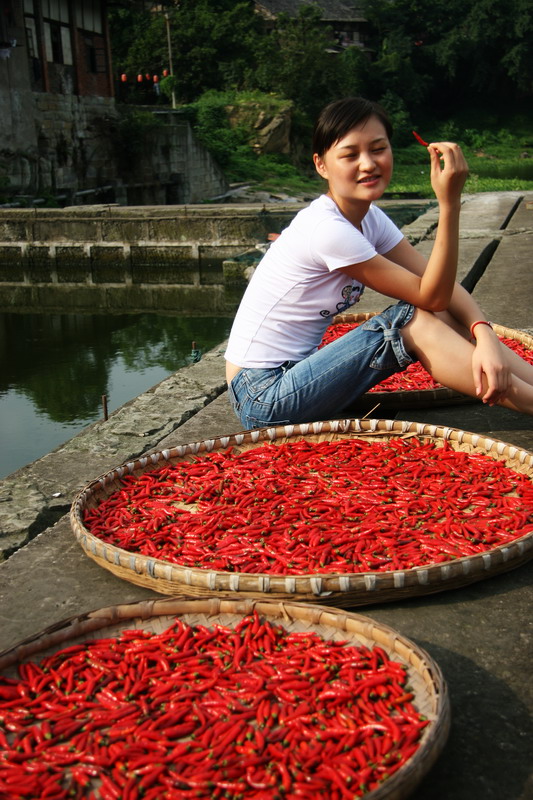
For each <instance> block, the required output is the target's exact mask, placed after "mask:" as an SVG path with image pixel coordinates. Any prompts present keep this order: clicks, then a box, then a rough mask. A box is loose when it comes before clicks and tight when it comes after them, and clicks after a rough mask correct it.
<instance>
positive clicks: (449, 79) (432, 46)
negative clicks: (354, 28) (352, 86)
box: [365, 0, 533, 116]
mask: <svg viewBox="0 0 533 800" xmlns="http://www.w3.org/2000/svg"><path fill="white" fill-rule="evenodd" d="M365 14H366V16H367V18H368V19H369V21H370V23H371V25H372V29H373V42H372V45H373V49H374V51H375V53H376V57H375V59H374V62H373V64H372V71H371V76H372V77H371V86H372V89H373V90H374V91H375V92H377V93H378V94H384V93H385V91H387V90H389V91H392V92H394V93H396V94H397V95H398V96H400V97H403V99H404V100H405V101H406V102H407V104H408V106H409V109H410V110H411V111H418V112H419V111H421V110H424V109H426V110H429V111H430V113H431V114H437V115H440V114H442V115H443V116H446V115H448V114H449V113H450V112H453V111H456V110H460V109H462V108H467V107H469V106H470V107H471V106H472V104H474V105H476V106H478V107H479V105H480V104H482V105H487V104H488V103H490V106H491V107H494V106H495V105H498V104H502V105H503V104H508V103H509V102H513V101H518V100H520V99H523V98H525V97H527V96H528V95H529V96H530V95H531V91H532V88H533V17H532V14H531V2H530V0H466V2H462V1H461V2H460V0H446V2H444V0H435V2H433V3H430V4H428V3H422V2H421V0H372V1H371V2H370V0H367V3H366V6H365Z"/></svg>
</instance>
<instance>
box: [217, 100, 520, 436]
mask: <svg viewBox="0 0 533 800" xmlns="http://www.w3.org/2000/svg"><path fill="white" fill-rule="evenodd" d="M391 136H392V128H391V124H390V122H389V120H388V118H387V115H386V113H385V112H384V110H383V109H382V108H381V107H380V106H378V105H377V104H375V103H372V102H370V101H368V100H365V99H363V98H345V99H342V100H339V101H336V102H333V103H330V104H329V105H328V106H326V108H325V109H324V110H323V111H322V113H321V114H320V116H319V119H318V121H317V123H316V126H315V131H314V138H313V151H314V163H315V167H316V170H317V172H318V173H319V175H320V176H321V177H322V178H324V179H325V180H326V181H327V184H328V191H327V193H326V194H324V195H322V196H320V197H319V198H318V199H317V200H314V201H313V202H312V203H311V204H310V205H309V206H308V207H307V208H305V209H303V210H302V211H300V212H299V213H298V214H297V215H296V216H295V218H294V219H293V221H292V222H291V224H290V225H289V226H288V227H287V228H286V229H285V230H284V231H283V232H282V234H281V235H280V236H279V237H278V238H277V239H276V240H275V241H274V242H273V244H272V245H271V246H270V248H269V249H268V251H267V253H266V255H265V256H264V258H263V259H262V260H261V262H260V264H259V265H258V266H257V269H256V270H255V273H254V275H253V277H252V279H251V281H250V284H249V286H248V287H247V290H246V292H245V294H244V296H243V299H242V301H241V304H240V306H239V309H238V311H237V314H236V316H235V321H234V324H233V327H232V330H231V334H230V338H229V342H228V347H227V351H226V361H227V364H226V377H227V381H228V387H229V397H230V402H231V403H232V406H233V409H234V411H235V413H236V415H237V417H238V418H239V419H240V421H241V423H242V425H243V426H244V427H245V428H247V429H250V428H257V427H264V426H270V425H276V424H280V425H282V424H288V423H299V422H311V421H314V420H320V419H329V418H335V417H339V416H341V415H342V413H343V411H344V410H345V409H347V408H349V407H350V405H351V404H352V403H353V402H354V401H355V400H356V399H357V398H358V397H359V396H360V395H362V394H363V393H364V392H366V391H368V390H369V389H370V388H371V387H372V386H374V385H375V384H377V383H379V382H381V381H382V380H383V379H384V378H386V377H388V376H389V375H392V374H393V373H395V372H399V371H401V370H403V369H405V368H406V367H407V366H408V364H410V363H411V362H413V361H417V360H420V361H421V362H422V364H423V366H424V367H425V368H426V369H427V371H428V372H429V373H430V374H431V375H432V376H433V378H435V380H437V381H438V382H440V383H441V384H443V385H445V386H448V387H450V388H452V389H455V390H456V391H459V392H462V393H464V394H468V395H472V396H475V397H476V396H477V397H479V398H481V399H482V400H483V402H484V403H488V404H489V405H494V404H500V405H503V406H506V407H508V408H511V409H514V410H517V411H521V412H524V413H528V414H533V367H531V366H530V365H529V364H527V362H525V361H524V360H523V359H521V358H520V357H519V356H517V355H516V354H515V353H513V352H512V350H510V349H509V348H506V347H505V346H503V345H502V344H501V343H500V341H499V339H498V338H497V336H496V335H495V333H494V331H493V330H492V329H491V327H490V325H489V324H488V322H487V321H486V320H485V318H484V316H483V313H482V311H481V310H480V308H479V306H478V305H477V303H476V302H475V301H474V299H473V298H472V297H471V296H470V295H469V294H468V292H467V291H466V290H465V289H463V288H462V287H461V286H460V285H459V284H458V283H456V280H455V278H456V271H457V254H458V239H459V211H460V206H461V191H462V189H463V186H464V183H465V180H466V176H467V173H468V167H467V164H466V161H465V159H464V156H463V154H462V152H461V148H460V147H459V146H458V145H457V144H453V143H451V142H434V143H432V144H430V145H429V146H428V153H429V158H430V165H431V183H432V187H433V190H434V192H435V195H436V197H437V200H438V203H439V223H438V227H437V232H436V237H435V243H434V246H433V250H432V253H431V256H430V257H429V260H426V259H425V258H424V257H423V256H422V255H421V254H420V253H419V252H418V251H417V250H415V249H414V247H412V246H411V245H410V244H409V242H408V241H407V240H406V239H405V238H404V237H403V235H402V233H401V232H400V231H399V230H398V228H397V227H396V226H395V225H394V224H393V223H392V221H391V220H389V218H388V217H387V216H386V215H385V214H384V213H383V212H382V211H381V210H380V209H379V208H377V206H375V205H374V202H375V201H376V200H379V198H380V197H381V196H382V195H383V192H384V191H385V190H386V188H387V186H388V184H389V181H390V178H391V174H392V165H393V159H392V151H391V144H390V139H391ZM365 286H369V287H370V288H372V289H375V290H376V291H378V292H380V293H382V294H385V295H387V296H389V297H391V298H396V299H397V300H398V301H399V302H398V303H396V304H395V305H391V306H389V307H388V308H386V309H385V311H383V312H382V313H381V314H379V315H377V316H374V317H372V318H371V319H370V320H368V321H367V322H365V323H364V324H363V325H361V326H359V327H358V328H356V329H354V330H353V331H350V332H349V333H347V334H346V335H344V336H342V337H341V338H339V339H337V340H336V341H334V342H331V343H330V344H328V345H327V346H326V347H324V348H321V349H317V348H318V345H319V344H320V342H321V340H322V337H323V335H324V332H325V329H326V327H327V326H328V324H329V323H330V322H331V319H332V317H333V316H334V315H335V314H338V313H340V312H343V311H345V310H346V309H347V308H349V307H350V306H351V305H353V304H354V303H355V302H357V300H358V299H359V297H360V296H361V294H362V292H363V291H364V287H365Z"/></svg>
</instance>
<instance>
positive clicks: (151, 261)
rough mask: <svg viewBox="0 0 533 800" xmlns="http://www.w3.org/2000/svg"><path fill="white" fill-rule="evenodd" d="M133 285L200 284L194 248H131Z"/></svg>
mask: <svg viewBox="0 0 533 800" xmlns="http://www.w3.org/2000/svg"><path fill="white" fill-rule="evenodd" d="M131 272H132V280H133V283H137V284H138V283H170V284H173V283H180V284H197V283H198V282H199V276H198V263H197V259H196V257H195V253H194V251H193V248H192V247H189V246H186V245H185V246H182V247H180V246H179V245H178V246H175V247H174V246H171V245H168V246H167V247H164V246H159V247H158V246H157V245H154V246H153V247H144V246H143V247H132V248H131Z"/></svg>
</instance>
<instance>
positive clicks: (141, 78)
mask: <svg viewBox="0 0 533 800" xmlns="http://www.w3.org/2000/svg"><path fill="white" fill-rule="evenodd" d="M142 82H143V76H142V75H137V83H142Z"/></svg>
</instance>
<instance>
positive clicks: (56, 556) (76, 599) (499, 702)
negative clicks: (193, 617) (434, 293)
mask: <svg viewBox="0 0 533 800" xmlns="http://www.w3.org/2000/svg"><path fill="white" fill-rule="evenodd" d="M435 223H436V216H435V211H434V210H430V211H429V212H427V214H425V215H423V217H421V218H419V219H418V220H417V221H416V222H415V223H413V224H412V225H410V226H408V228H407V229H405V232H406V233H407V235H408V236H409V237H410V238H411V240H412V241H413V242H414V243H415V245H416V246H417V247H419V248H420V249H421V250H422V251H423V252H428V249H429V248H430V247H431V244H432V231H433V229H434V225H435ZM532 244H533V193H529V194H527V193H516V192H512V193H498V194H488V195H471V196H467V197H466V198H465V202H464V206H463V213H462V220H461V242H460V268H459V274H460V278H461V279H462V280H464V281H465V283H467V284H468V282H469V281H470V282H471V283H472V285H473V284H475V287H474V288H473V292H474V296H475V297H476V298H477V299H478V301H479V302H480V304H481V305H482V307H483V308H484V309H485V311H486V313H487V315H488V316H489V318H490V319H492V320H493V321H494V322H497V323H499V324H501V325H505V326H509V327H513V328H519V329H521V330H525V331H528V332H529V333H533V327H532V326H533V312H532V304H533V270H532V265H531V258H532V248H531V245H532ZM387 302H388V301H387V300H385V299H384V298H382V297H380V296H378V295H375V293H371V292H366V293H365V295H364V301H362V304H361V306H360V307H359V308H358V310H361V311H367V310H379V308H382V307H383V306H384V305H385V304H386V303H387ZM363 303H364V305H363ZM223 349H224V348H223V345H221V346H220V347H219V348H215V349H214V350H213V351H211V353H209V354H207V355H206V356H204V357H203V358H202V360H201V362H200V363H199V364H195V365H192V366H191V367H187V368H186V369H185V370H181V371H180V372H179V373H176V375H174V376H172V377H171V378H169V379H167V380H166V381H163V382H162V383H161V384H159V385H158V386H157V387H154V389H152V390H151V391H150V392H147V393H146V394H145V395H141V396H140V397H139V398H137V399H136V400H135V401H132V403H129V404H127V406H125V407H123V408H122V409H119V411H117V412H115V414H113V415H111V416H110V418H109V420H108V421H107V422H105V423H104V422H101V423H96V424H95V425H93V426H91V427H90V428H89V429H88V430H87V432H85V433H83V434H80V436H78V437H75V439H73V440H71V441H70V442H67V443H66V444H65V445H64V446H62V447H61V448H58V449H57V450H56V451H55V452H54V453H52V454H49V455H48V456H46V457H45V458H44V459H40V460H39V461H38V462H35V464H33V465H29V466H28V467H27V468H24V469H22V470H19V471H18V472H17V473H14V475H12V476H9V477H8V478H7V479H5V480H4V481H2V482H1V483H0V501H1V502H0V526H1V532H0V543H1V542H3V543H4V552H5V554H6V556H8V557H7V559H6V560H5V561H4V562H3V563H2V564H0V620H1V626H0V650H1V649H4V648H8V647H10V646H12V645H13V644H15V643H16V642H18V641H19V640H21V639H23V638H25V637H27V636H30V635H32V634H35V633H37V632H39V631H41V630H43V629H44V628H45V627H47V626H49V625H51V624H54V623H56V622H58V621H60V620H62V619H64V618H65V617H69V616H72V615H75V614H80V613H84V612H86V611H90V610H92V609H94V608H98V607H102V606H108V605H114V604H116V603H125V602H133V601H136V600H142V599H146V598H149V597H154V594H153V593H152V592H151V591H148V590H145V589H143V588H140V587H136V586H134V585H133V584H130V583H127V582H124V581H122V580H120V579H118V578H117V577H115V576H114V575H112V574H111V573H109V572H107V571H106V570H103V569H101V568H100V567H99V566H97V565H96V564H95V563H94V562H92V561H91V560H90V559H88V558H87V557H86V556H85V555H84V553H83V551H82V550H81V548H80V547H79V545H78V544H77V542H76V540H75V539H74V536H73V534H72V531H71V528H70V524H69V520H68V516H67V512H68V509H69V506H70V502H71V500H72V499H73V497H74V496H75V494H76V492H77V491H78V490H79V489H81V488H82V487H83V486H85V485H86V484H87V483H89V482H90V481H91V480H93V479H94V478H95V477H96V476H97V475H100V474H102V473H104V472H106V471H107V470H110V469H112V468H114V467H116V466H118V464H120V463H123V462H124V461H126V460H129V459H130V458H132V457H135V456H138V455H140V454H141V453H146V452H151V451H152V452H153V451H156V450H161V449H164V448H165V447H169V446H173V445H177V444H183V443H187V442H192V441H199V440H203V439H207V438H211V437H216V436H219V435H221V434H227V433H234V432H235V431H237V430H239V427H240V426H239V423H238V422H237V421H236V420H235V418H234V417H233V414H232V412H231V411H230V409H229V406H228V403H227V398H226V393H225V383H224V380H223ZM373 416H380V415H378V414H377V413H375V414H373ZM382 416H386V417H387V418H396V419H406V420H414V421H421V422H428V423H430V422H431V423H435V424H439V425H447V426H450V427H456V428H462V429H464V430H467V431H474V432H479V433H482V434H483V433H487V434H490V435H491V436H492V437H494V438H499V439H501V440H503V441H505V442H509V443H513V444H515V445H517V446H518V447H520V448H524V449H528V450H532V451H533V420H532V419H531V418H529V417H524V416H523V415H519V414H514V413H512V412H508V411H506V410H503V409H494V408H492V409H491V408H486V407H485V406H483V405H481V404H478V403H468V404H464V405H458V406H442V407H440V408H437V407H432V408H424V409H406V408H405V407H404V408H401V409H392V410H388V411H387V414H386V415H385V414H384V415H382ZM54 495H59V496H55V497H54ZM36 534H37V535H36ZM532 576H533V571H532V569H531V564H526V565H524V566H522V567H520V568H518V569H515V570H512V571H510V572H508V573H505V574H503V575H499V576H495V577H492V578H490V579H487V580H484V581H480V582H478V583H475V584H472V585H470V586H467V587H463V588H461V589H457V590H453V591H448V592H443V593H441V594H437V595H428V596H427V597H422V598H418V599H411V600H402V601H401V602H395V603H388V604H385V603H383V604H376V605H373V606H365V607H363V608H360V609H354V610H356V611H359V612H360V613H363V614H367V615H368V616H371V617H373V618H374V619H376V620H378V621H380V622H384V623H386V624H388V625H391V626H392V627H393V628H395V629H396V630H398V631H399V632H400V633H402V634H403V635H405V636H408V637H410V638H411V639H412V640H413V641H415V642H416V643H417V644H419V645H420V646H422V647H424V648H425V649H426V650H427V651H428V652H429V653H430V655H431V656H432V657H433V658H434V659H435V660H436V661H437V662H438V663H439V665H440V666H441V668H442V670H443V672H444V676H445V679H446V681H447V683H448V686H449V690H450V697H451V704H452V729H451V733H450V738H449V741H448V743H447V745H446V747H445V750H444V752H443V754H442V755H441V757H440V759H439V761H438V762H437V764H436V765H435V766H434V768H433V769H432V770H431V772H430V774H429V775H428V776H427V777H426V778H425V779H424V781H423V783H422V784H421V785H420V787H419V788H418V789H417V790H416V792H415V793H414V794H413V795H412V798H413V800H481V798H483V800H496V799H497V800H532V798H533V747H532V742H533V720H532V711H533V692H532V685H531V662H532V657H533V646H532V640H533V636H532V633H533V631H532V622H531V601H532V599H533V586H532Z"/></svg>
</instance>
